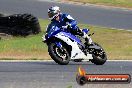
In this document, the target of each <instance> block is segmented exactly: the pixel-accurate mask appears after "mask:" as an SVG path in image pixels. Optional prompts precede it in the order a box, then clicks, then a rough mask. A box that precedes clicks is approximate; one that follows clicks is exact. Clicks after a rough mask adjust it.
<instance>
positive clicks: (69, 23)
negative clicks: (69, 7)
mask: <svg viewBox="0 0 132 88" xmlns="http://www.w3.org/2000/svg"><path fill="white" fill-rule="evenodd" d="M48 16H49V19H50V20H51V24H55V25H56V26H57V27H59V28H65V29H68V31H69V32H70V33H72V34H74V35H79V36H82V37H83V38H84V39H85V40H86V42H88V35H87V34H86V33H85V32H82V30H80V29H79V27H78V26H77V22H76V20H74V19H73V18H72V17H71V16H70V15H69V14H63V13H61V11H60V8H59V7H58V6H52V7H50V8H49V9H48Z"/></svg>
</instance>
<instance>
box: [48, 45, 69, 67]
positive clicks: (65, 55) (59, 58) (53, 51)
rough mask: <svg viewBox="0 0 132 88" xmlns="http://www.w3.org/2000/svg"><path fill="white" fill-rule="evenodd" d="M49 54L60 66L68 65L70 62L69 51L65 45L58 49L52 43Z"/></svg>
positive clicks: (49, 46)
mask: <svg viewBox="0 0 132 88" xmlns="http://www.w3.org/2000/svg"><path fill="white" fill-rule="evenodd" d="M48 52H49V55H50V56H51V58H52V59H53V60H54V61H55V62H56V63H58V64H60V65H67V64H68V63H69V61H70V55H69V52H68V49H67V48H66V47H65V46H64V45H63V44H62V47H58V46H57V45H56V44H55V43H50V44H49V45H48Z"/></svg>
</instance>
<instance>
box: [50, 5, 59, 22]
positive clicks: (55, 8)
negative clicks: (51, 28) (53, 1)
mask: <svg viewBox="0 0 132 88" xmlns="http://www.w3.org/2000/svg"><path fill="white" fill-rule="evenodd" d="M59 14H60V8H59V7H58V6H52V7H50V8H49V9H48V16H49V19H51V20H52V19H55V18H56V17H57V16H58V15H59Z"/></svg>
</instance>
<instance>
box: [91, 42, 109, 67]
mask: <svg viewBox="0 0 132 88" xmlns="http://www.w3.org/2000/svg"><path fill="white" fill-rule="evenodd" d="M94 44H95V45H97V46H99V47H101V46H100V45H99V44H97V43H94ZM101 49H102V55H101V56H100V55H98V54H92V55H93V59H92V60H91V62H92V63H94V64H96V65H103V64H104V63H105V62H106V61H107V55H106V53H105V51H104V49H103V48H102V47H101ZM94 52H95V51H94ZM97 52H98V51H97ZM98 53H100V52H98Z"/></svg>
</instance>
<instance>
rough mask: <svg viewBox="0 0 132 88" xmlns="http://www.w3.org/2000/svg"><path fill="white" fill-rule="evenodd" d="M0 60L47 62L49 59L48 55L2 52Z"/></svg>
mask: <svg viewBox="0 0 132 88" xmlns="http://www.w3.org/2000/svg"><path fill="white" fill-rule="evenodd" d="M0 59H2V60H3V59H4V60H8V59H12V60H13V59H15V60H43V59H44V60H48V59H51V58H50V56H49V55H48V53H46V52H44V53H36V52H35V53H26V52H2V53H0Z"/></svg>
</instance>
